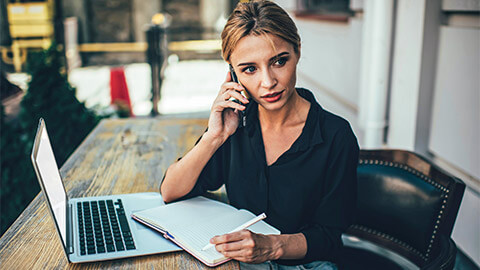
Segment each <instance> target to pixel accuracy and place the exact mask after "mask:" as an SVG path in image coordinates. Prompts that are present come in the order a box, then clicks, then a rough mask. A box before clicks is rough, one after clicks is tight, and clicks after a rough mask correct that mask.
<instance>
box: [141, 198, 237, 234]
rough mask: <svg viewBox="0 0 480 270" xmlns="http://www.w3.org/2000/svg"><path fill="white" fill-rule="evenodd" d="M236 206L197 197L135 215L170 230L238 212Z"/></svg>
mask: <svg viewBox="0 0 480 270" xmlns="http://www.w3.org/2000/svg"><path fill="white" fill-rule="evenodd" d="M237 211H238V210H237V209H236V208H235V207H232V206H230V205H228V204H225V203H222V202H217V201H214V200H211V199H207V198H205V197H195V198H192V199H188V200H185V201H180V202H175V203H171V204H167V205H162V206H159V207H155V208H151V209H147V210H143V211H139V212H135V213H134V215H135V216H138V217H140V218H142V219H144V220H148V221H150V222H151V223H153V224H155V225H157V226H158V227H161V228H165V229H166V230H167V231H170V229H171V228H176V227H179V226H182V225H184V224H185V225H187V224H191V223H192V222H193V223H195V224H198V223H202V222H206V221H208V220H211V219H212V218H215V217H218V216H224V215H227V214H228V213H232V212H237Z"/></svg>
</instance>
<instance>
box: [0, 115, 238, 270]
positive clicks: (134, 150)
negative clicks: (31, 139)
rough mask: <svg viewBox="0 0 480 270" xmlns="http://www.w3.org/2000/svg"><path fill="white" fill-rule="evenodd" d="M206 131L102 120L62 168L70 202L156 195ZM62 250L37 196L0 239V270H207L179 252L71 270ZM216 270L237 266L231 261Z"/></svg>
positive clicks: (182, 124)
mask: <svg viewBox="0 0 480 270" xmlns="http://www.w3.org/2000/svg"><path fill="white" fill-rule="evenodd" d="M206 126H207V120H206V119H186V118H184V119H181V118H180V119H179V118H174V117H170V118H168V117H162V118H153V119H108V120H103V121H102V122H100V124H99V125H98V126H97V127H96V128H95V129H94V130H93V131H92V132H91V133H90V135H89V136H88V137H87V138H86V139H85V141H84V142H83V143H82V144H81V145H80V146H79V147H78V149H77V150H76V151H75V152H74V153H73V154H72V155H71V156H70V158H69V159H68V160H67V161H66V162H65V164H64V165H63V166H62V168H61V170H60V173H61V175H62V178H63V180H64V184H65V189H66V190H67V192H68V194H69V196H70V197H85V196H97V195H109V194H123V193H135V192H148V191H158V190H159V187H160V181H161V179H162V177H163V173H164V172H165V170H166V168H167V167H168V166H169V165H170V164H171V163H172V162H173V161H175V160H176V159H177V158H178V157H180V156H182V155H184V154H185V153H186V152H187V151H188V150H189V149H190V148H191V147H192V146H193V145H194V144H195V142H196V140H197V139H198V137H199V136H200V135H201V134H202V133H203V131H204V130H205V128H206ZM52 132H54V131H53V130H51V131H50V133H52ZM53 147H54V149H55V146H53ZM32 170H33V168H32ZM62 249H63V247H62V244H61V242H60V239H59V237H58V235H57V233H56V231H55V227H54V223H53V219H52V218H51V216H50V214H49V213H48V210H47V208H46V204H45V199H44V198H43V194H42V193H40V194H39V195H38V196H37V197H36V198H35V199H34V200H33V201H32V202H31V203H30V205H29V206H28V207H27V208H26V209H25V211H24V212H23V213H22V214H21V215H20V217H19V218H18V219H17V220H16V221H15V223H13V225H12V226H11V227H10V228H9V229H8V231H7V232H6V233H5V234H4V235H3V237H2V238H0V268H2V269H64V268H71V269H85V268H88V269H105V268H115V269H211V268H209V267H207V266H205V265H203V264H202V263H201V262H199V261H198V260H196V259H195V258H193V257H192V256H190V255H189V254H188V253H186V252H184V251H181V252H174V253H166V254H159V255H150V256H143V257H135V258H129V259H121V260H113V261H106V262H98V263H84V264H71V263H68V261H67V258H66V257H65V254H64V252H63V250H62ZM218 269H239V265H238V263H237V262H234V261H230V262H228V263H226V264H223V265H221V266H219V267H218Z"/></svg>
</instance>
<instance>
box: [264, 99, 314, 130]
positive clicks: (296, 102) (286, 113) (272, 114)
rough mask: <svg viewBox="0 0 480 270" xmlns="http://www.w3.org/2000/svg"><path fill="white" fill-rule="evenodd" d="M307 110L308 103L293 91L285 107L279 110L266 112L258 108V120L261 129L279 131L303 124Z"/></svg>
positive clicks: (308, 107)
mask: <svg viewBox="0 0 480 270" xmlns="http://www.w3.org/2000/svg"><path fill="white" fill-rule="evenodd" d="M309 109H310V102H308V101H307V100H305V99H304V98H302V97H301V96H300V95H299V94H298V93H297V91H294V92H293V94H292V96H291V97H290V99H289V100H288V102H287V103H286V104H285V106H283V107H282V108H281V109H279V110H275V111H268V110H265V108H263V107H262V106H258V119H259V121H260V124H261V126H262V129H267V130H281V129H282V128H284V127H290V126H296V125H298V124H303V123H305V121H306V119H307V115H308V111H309Z"/></svg>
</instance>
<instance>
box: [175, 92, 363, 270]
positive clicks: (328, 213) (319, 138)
mask: <svg viewBox="0 0 480 270" xmlns="http://www.w3.org/2000/svg"><path fill="white" fill-rule="evenodd" d="M297 92H298V93H299V94H300V96H301V97H303V98H305V99H306V100H308V101H309V102H310V103H311V106H310V110H309V112H308V116H307V120H306V122H305V126H304V128H303V130H302V133H301V134H300V136H299V137H298V138H297V140H296V141H295V142H294V143H293V145H292V146H291V147H290V149H288V150H287V151H286V152H285V153H283V154H282V155H281V156H280V157H279V158H278V159H277V161H275V163H273V164H272V165H270V166H268V165H267V162H266V158H265V149H264V145H263V139H262V131H261V128H260V123H259V120H258V104H256V103H255V102H254V101H253V100H252V101H250V104H249V105H248V108H247V112H246V115H247V124H246V126H245V127H244V128H239V129H237V131H236V132H235V133H234V134H233V135H232V136H230V137H229V138H228V139H227V141H226V142H225V143H224V144H223V145H222V146H221V147H220V148H219V149H218V150H217V151H216V152H215V154H214V155H213V157H212V158H211V159H210V161H209V162H208V163H207V165H206V166H205V168H204V169H203V171H202V172H201V174H200V176H199V179H198V180H197V183H196V184H195V186H194V188H193V189H192V190H191V191H190V193H188V194H187V195H186V196H185V197H183V198H182V199H185V198H190V197H194V196H198V195H202V194H204V193H205V192H206V191H207V190H216V189H218V188H219V187H220V186H221V185H222V184H225V187H226V191H227V196H228V198H229V200H230V203H231V205H233V206H235V207H237V208H239V209H241V208H243V209H247V210H249V211H251V212H252V213H254V214H256V215H258V214H261V213H263V212H265V213H266V214H267V218H266V220H265V221H266V222H268V223H269V224H271V225H273V226H274V227H276V228H277V229H279V230H280V231H281V233H282V234H293V233H299V232H301V233H303V234H304V235H305V238H306V239H307V247H308V250H307V254H306V256H305V258H303V259H301V260H279V261H278V263H280V264H287V265H296V264H304V263H308V262H312V261H316V260H331V259H332V255H333V253H334V251H335V249H336V248H338V247H340V246H341V245H342V241H341V234H342V232H343V231H344V230H345V229H346V228H347V227H348V226H349V225H350V224H351V222H352V221H353V217H354V213H355V202H356V190H357V188H356V184H357V183H356V181H357V176H356V168H357V163H358V151H359V149H358V144H357V139H356V137H355V135H354V134H353V131H352V129H351V128H350V125H349V123H348V122H347V121H346V120H344V119H343V118H341V117H339V116H336V115H334V114H332V113H330V112H327V111H325V110H324V109H322V107H321V106H320V105H319V104H318V103H317V101H316V100H315V98H314V96H313V94H312V93H311V92H310V91H308V90H306V89H301V88H299V89H297Z"/></svg>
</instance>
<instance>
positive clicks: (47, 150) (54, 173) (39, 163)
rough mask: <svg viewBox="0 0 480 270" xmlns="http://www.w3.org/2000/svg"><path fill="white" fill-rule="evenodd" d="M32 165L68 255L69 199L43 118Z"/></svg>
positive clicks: (35, 143) (34, 145)
mask: <svg viewBox="0 0 480 270" xmlns="http://www.w3.org/2000/svg"><path fill="white" fill-rule="evenodd" d="M32 163H33V167H34V168H35V172H36V174H37V178H38V182H39V183H40V186H41V188H42V190H43V194H45V197H46V199H47V203H48V208H49V209H50V212H51V214H52V216H53V219H54V221H55V226H56V227H57V231H58V233H59V235H60V238H61V239H62V243H63V248H64V250H65V253H68V252H67V249H66V247H67V246H68V245H67V239H68V233H69V231H67V220H68V213H67V203H68V197H67V192H66V191H65V187H64V186H63V181H62V178H61V177H60V172H59V171H58V166H57V162H56V161H55V156H54V154H53V150H52V145H51V144H50V139H49V138H48V134H47V128H46V126H45V121H44V120H43V119H42V118H40V120H39V124H38V129H37V135H36V136H35V142H34V144H33V150H32Z"/></svg>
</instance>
